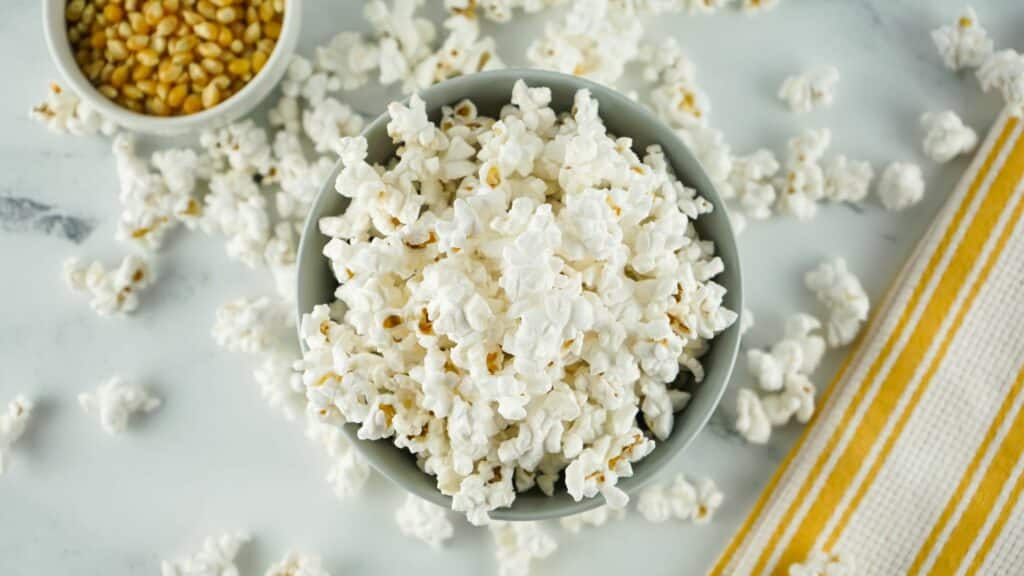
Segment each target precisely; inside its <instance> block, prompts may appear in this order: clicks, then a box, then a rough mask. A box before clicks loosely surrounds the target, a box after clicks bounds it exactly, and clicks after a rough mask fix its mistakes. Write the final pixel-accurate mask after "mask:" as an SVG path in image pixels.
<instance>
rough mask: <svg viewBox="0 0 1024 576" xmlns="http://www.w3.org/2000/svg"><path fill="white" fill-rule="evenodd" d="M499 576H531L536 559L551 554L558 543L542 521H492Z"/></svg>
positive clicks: (491, 529) (490, 526) (491, 526)
mask: <svg viewBox="0 0 1024 576" xmlns="http://www.w3.org/2000/svg"><path fill="white" fill-rule="evenodd" d="M488 528H489V529H490V531H491V536H493V537H494V547H495V557H496V558H497V561H498V575H499V576H529V574H530V569H531V566H532V564H533V562H534V561H535V560H540V559H543V558H547V557H548V556H551V555H552V554H553V553H554V552H555V550H556V549H557V548H558V543H557V542H556V541H555V539H554V538H552V537H551V535H550V534H548V533H547V531H546V530H544V528H542V527H541V525H540V523H538V522H492V523H491V524H490V525H489V526H488Z"/></svg>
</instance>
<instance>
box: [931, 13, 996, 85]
mask: <svg viewBox="0 0 1024 576" xmlns="http://www.w3.org/2000/svg"><path fill="white" fill-rule="evenodd" d="M932 40H933V41H934V42H935V47H936V48H938V50H939V55H940V56H942V61H943V62H944V63H945V64H946V67H947V68H949V69H950V70H962V69H964V68H977V67H978V66H981V65H982V64H983V63H984V62H985V60H987V59H988V58H989V57H990V56H991V54H992V40H991V39H990V38H989V37H988V32H987V31H986V30H985V29H984V28H983V27H982V26H981V22H979V21H978V15H977V14H976V13H975V12H974V9H973V8H971V7H970V6H967V7H965V8H964V11H963V12H962V13H961V15H960V17H959V18H957V21H956V23H954V24H953V25H951V26H943V27H941V28H939V29H937V30H935V31H933V32H932Z"/></svg>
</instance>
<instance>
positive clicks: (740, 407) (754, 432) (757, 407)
mask: <svg viewBox="0 0 1024 576" xmlns="http://www.w3.org/2000/svg"><path fill="white" fill-rule="evenodd" d="M736 431H737V432H739V434H740V436H742V437H743V438H744V439H745V440H746V441H747V442H750V443H751V444H765V443H767V442H768V440H769V439H770V438H771V435H772V423H771V420H769V419H768V415H767V414H766V413H765V410H764V404H762V403H761V397H760V396H758V395H757V392H755V391H754V390H751V389H750V388H740V391H739V393H738V394H736Z"/></svg>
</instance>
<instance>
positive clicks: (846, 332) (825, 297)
mask: <svg viewBox="0 0 1024 576" xmlns="http://www.w3.org/2000/svg"><path fill="white" fill-rule="evenodd" d="M804 284H805V285H806V286H807V289H808V290H810V291H811V292H813V293H814V294H815V296H817V298H818V301H819V302H821V303H822V304H824V305H825V307H826V308H828V313H829V314H828V323H827V327H826V330H825V333H826V337H827V339H828V344H829V346H832V347H838V346H845V345H847V344H849V343H850V342H853V339H854V338H856V337H857V334H858V333H859V332H860V327H861V325H862V324H863V323H864V322H865V321H867V319H868V311H869V310H870V308H871V305H870V302H869V301H868V295H867V293H866V292H865V291H864V287H863V286H861V283H860V280H859V279H858V278H857V277H856V276H854V275H853V274H852V273H850V271H849V270H848V269H847V267H846V260H844V259H842V258H832V259H830V260H825V261H823V262H821V264H819V265H818V267H817V268H815V269H813V270H811V271H810V272H808V273H807V274H805V275H804ZM815 322H817V321H815Z"/></svg>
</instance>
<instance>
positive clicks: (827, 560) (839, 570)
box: [789, 550, 857, 576]
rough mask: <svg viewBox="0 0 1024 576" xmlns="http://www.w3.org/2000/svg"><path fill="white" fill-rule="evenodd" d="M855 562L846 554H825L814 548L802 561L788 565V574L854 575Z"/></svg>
mask: <svg viewBox="0 0 1024 576" xmlns="http://www.w3.org/2000/svg"><path fill="white" fill-rule="evenodd" d="M856 570H857V567H856V564H855V563H854V560H853V558H852V557H850V556H849V555H846V554H841V553H840V554H826V553H825V552H821V551H820V550H815V551H813V552H811V554H810V555H809V556H808V557H807V560H804V561H803V562H802V563H794V564H791V565H790V566H789V576H854V574H856Z"/></svg>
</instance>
